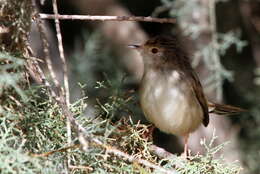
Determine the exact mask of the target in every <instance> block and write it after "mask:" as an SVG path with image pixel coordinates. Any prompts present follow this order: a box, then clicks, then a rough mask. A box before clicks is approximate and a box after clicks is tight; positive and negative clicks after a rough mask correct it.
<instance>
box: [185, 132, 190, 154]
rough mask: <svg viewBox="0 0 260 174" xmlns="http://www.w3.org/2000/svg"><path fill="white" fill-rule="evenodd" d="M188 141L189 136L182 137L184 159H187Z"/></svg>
mask: <svg viewBox="0 0 260 174" xmlns="http://www.w3.org/2000/svg"><path fill="white" fill-rule="evenodd" d="M188 139H189V134H186V135H184V158H187V157H188Z"/></svg>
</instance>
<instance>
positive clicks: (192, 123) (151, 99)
mask: <svg viewBox="0 0 260 174" xmlns="http://www.w3.org/2000/svg"><path fill="white" fill-rule="evenodd" d="M129 47H131V48H134V49H136V50H138V51H139V52H140V53H141V55H142V57H143V62H144V74H143V77H142V81H141V88H140V97H141V99H140V100H141V107H142V110H143V112H144V115H145V117H146V118H147V120H149V121H150V122H152V123H153V124H154V125H155V126H156V127H157V128H159V129H160V130H161V131H163V132H165V133H170V134H175V135H180V136H184V144H185V145H184V155H185V156H187V152H188V146H187V144H188V137H189V134H190V133H192V132H193V131H195V130H196V129H197V128H198V127H199V126H200V125H201V123H202V124H203V125H204V126H207V125H208V124H209V113H216V114H221V115H224V114H236V113H239V112H243V111H244V110H243V109H240V108H238V107H234V106H229V105H222V104H214V103H210V102H208V101H207V99H206V97H205V95H204V92H203V89H202V86H201V83H200V81H199V78H198V76H197V74H196V73H195V71H194V70H193V69H192V67H191V64H190V61H189V59H188V56H187V54H186V52H185V51H184V50H183V49H182V48H181V47H180V45H178V41H177V39H176V38H174V37H166V36H156V37H154V38H152V39H150V40H148V41H147V42H145V44H143V45H129Z"/></svg>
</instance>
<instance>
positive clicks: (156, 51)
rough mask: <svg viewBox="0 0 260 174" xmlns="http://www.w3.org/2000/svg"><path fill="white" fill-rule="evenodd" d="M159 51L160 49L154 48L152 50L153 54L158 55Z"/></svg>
mask: <svg viewBox="0 0 260 174" xmlns="http://www.w3.org/2000/svg"><path fill="white" fill-rule="evenodd" d="M158 51H159V50H158V48H152V49H151V52H152V53H153V54H156V53H158Z"/></svg>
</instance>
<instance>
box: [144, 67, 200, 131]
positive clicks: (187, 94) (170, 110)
mask: <svg viewBox="0 0 260 174" xmlns="http://www.w3.org/2000/svg"><path fill="white" fill-rule="evenodd" d="M160 73H161V72H160ZM140 95H141V106H142V109H143V111H144V114H145V117H146V118H147V119H148V120H149V121H150V122H152V123H153V124H154V125H155V126H156V127H157V128H159V129H160V130H161V131H163V132H166V133H171V134H175V135H185V134H187V133H191V132H193V131H195V130H196V129H197V128H198V127H199V126H200V124H201V123H202V119H203V112H202V109H201V106H200V104H199V102H198V100H197V98H196V96H195V94H194V93H193V91H192V88H191V87H190V86H189V84H188V83H187V82H186V81H183V80H182V79H181V78H180V74H179V73H178V72H177V71H174V70H173V71H171V72H167V75H166V74H159V72H155V71H152V70H151V71H149V72H146V73H145V74H144V77H143V79H142V84H141V91H140Z"/></svg>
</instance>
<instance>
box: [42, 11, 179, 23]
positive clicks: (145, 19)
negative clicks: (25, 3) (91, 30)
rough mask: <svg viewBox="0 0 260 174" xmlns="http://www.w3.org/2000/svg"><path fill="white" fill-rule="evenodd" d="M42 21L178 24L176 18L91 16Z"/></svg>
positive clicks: (52, 16)
mask: <svg viewBox="0 0 260 174" xmlns="http://www.w3.org/2000/svg"><path fill="white" fill-rule="evenodd" d="M39 16H40V18H42V19H55V18H56V19H60V20H88V21H140V22H159V23H173V24H175V23H176V19H174V18H153V17H150V16H148V17H143V16H91V15H53V14H44V13H40V14H39Z"/></svg>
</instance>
